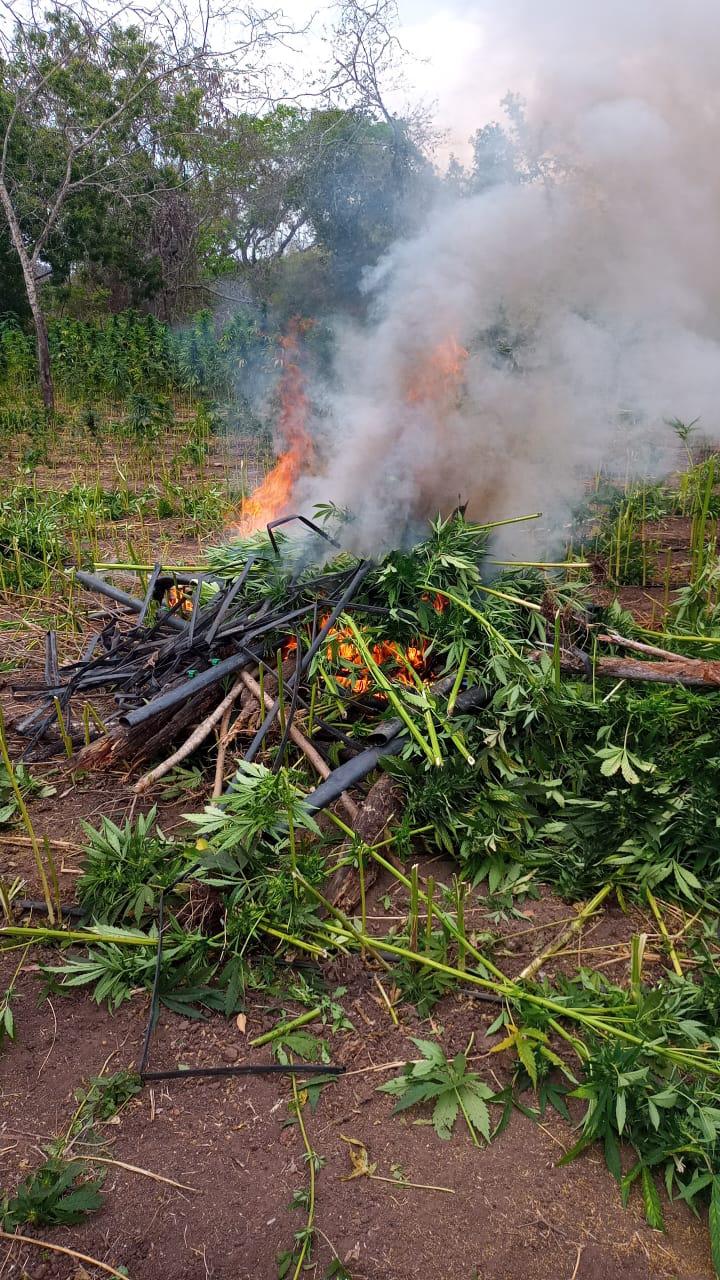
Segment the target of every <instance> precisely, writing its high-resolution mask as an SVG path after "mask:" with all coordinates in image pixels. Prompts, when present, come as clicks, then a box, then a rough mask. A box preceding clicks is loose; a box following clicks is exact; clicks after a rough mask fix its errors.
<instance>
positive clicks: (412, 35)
mask: <svg viewBox="0 0 720 1280" xmlns="http://www.w3.org/2000/svg"><path fill="white" fill-rule="evenodd" d="M397 3H398V10H399V15H400V28H399V30H398V35H399V37H400V39H401V41H402V43H403V45H404V46H405V48H406V49H407V50H408V52H409V53H410V54H411V55H412V57H411V58H410V59H409V60H408V62H407V65H406V68H405V79H406V82H407V93H406V94H402V93H400V94H392V93H391V94H389V95H388V98H389V101H390V104H391V106H392V108H393V109H394V110H396V111H398V112H401V111H402V109H403V106H404V105H405V102H406V101H407V99H408V98H410V99H411V100H413V101H417V99H418V98H421V99H422V100H423V101H424V102H425V103H426V104H434V106H435V121H436V124H437V126H438V127H439V128H440V129H442V130H443V131H445V132H446V135H447V136H446V141H445V142H444V143H443V146H442V148H441V151H442V153H443V154H444V156H445V157H447V155H448V154H449V153H450V152H451V151H454V152H455V153H456V154H464V155H467V152H468V138H469V136H470V134H471V133H472V132H474V130H475V129H477V128H478V127H479V126H480V125H482V124H485V123H487V122H488V121H489V120H491V119H493V118H497V117H498V114H499V102H500V99H501V98H502V97H503V96H504V94H505V93H506V92H507V91H508V89H520V88H521V86H519V85H518V84H516V83H512V82H511V80H512V81H514V80H516V78H517V77H516V74H515V73H514V72H511V71H510V69H509V67H508V66H507V64H506V61H505V58H504V57H503V56H502V55H501V52H500V49H499V48H498V46H497V44H495V43H494V42H493V44H494V47H493V48H492V50H491V48H490V42H489V41H488V38H487V35H486V32H485V30H484V26H483V22H482V21H481V18H480V16H479V13H480V9H481V7H482V6H483V4H486V3H487V0H397ZM284 8H285V12H286V14H287V15H288V16H289V17H290V18H291V19H292V21H293V22H297V23H298V24H300V23H302V22H306V21H310V20H312V25H313V29H314V30H316V31H317V32H318V37H319V33H320V32H321V30H322V28H323V25H324V24H327V22H328V21H329V20H331V17H332V9H331V7H327V6H326V5H325V4H324V3H323V0H285V5H284ZM303 43H304V45H305V47H304V52H303V54H302V59H303V61H304V60H305V59H307V58H308V57H310V56H312V55H311V54H310V50H311V49H312V48H313V41H312V39H311V40H310V41H309V42H307V43H305V42H303ZM320 47H321V46H320V44H319V39H318V44H317V45H315V48H317V49H318V51H319V50H320ZM439 158H440V159H442V155H441V156H439Z"/></svg>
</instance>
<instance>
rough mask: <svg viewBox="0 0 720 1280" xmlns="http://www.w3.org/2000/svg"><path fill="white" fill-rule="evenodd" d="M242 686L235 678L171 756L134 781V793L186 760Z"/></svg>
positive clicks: (149, 785)
mask: <svg viewBox="0 0 720 1280" xmlns="http://www.w3.org/2000/svg"><path fill="white" fill-rule="evenodd" d="M242 687H243V685H242V680H236V682H235V684H234V685H233V687H232V689H231V690H230V692H229V693H228V694H226V695H225V697H224V698H223V700H222V702H220V703H218V705H217V706H216V707H215V709H214V710H213V711H211V712H210V715H209V716H206V717H205V719H204V720H203V721H202V722H201V723H200V724H199V725H198V726H197V728H196V729H194V730H193V732H192V733H191V734H190V737H189V738H187V739H186V741H185V742H183V744H182V746H181V747H178V749H177V751H174V752H173V754H172V755H171V756H168V758H167V760H163V761H162V763H161V764H158V765H156V766H155V768H154V769H151V770H150V772H149V773H146V774H144V775H143V777H142V778H140V779H139V780H138V781H137V782H136V783H135V786H134V788H133V790H134V792H135V795H141V794H142V792H143V791H147V789H148V787H151V786H152V784H153V783H154V782H157V781H158V779H160V778H164V777H165V774H166V773H169V772H170V770H171V769H174V768H175V766H176V765H178V764H181V763H182V761H183V760H187V758H188V756H191V755H192V753H193V751H196V750H197V748H198V747H199V746H200V744H201V743H203V742H204V741H205V739H206V738H207V737H209V736H210V734H211V733H212V731H213V729H214V728H215V725H216V724H217V723H218V721H219V720H222V718H223V716H224V714H225V712H226V711H229V710H230V708H231V707H232V704H233V703H234V701H235V699H236V698H237V696H238V694H239V693H241V692H242Z"/></svg>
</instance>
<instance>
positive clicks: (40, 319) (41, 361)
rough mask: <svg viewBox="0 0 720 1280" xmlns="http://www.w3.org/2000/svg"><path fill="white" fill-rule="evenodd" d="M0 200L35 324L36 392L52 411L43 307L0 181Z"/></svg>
mask: <svg viewBox="0 0 720 1280" xmlns="http://www.w3.org/2000/svg"><path fill="white" fill-rule="evenodd" d="M0 204H1V205H2V207H3V210H4V212H5V216H6V217H7V221H8V227H9V230H10V237H11V239H12V242H13V247H14V249H15V252H16V253H17V256H18V258H19V259H20V266H21V267H22V273H23V280H24V281H25V292H26V294H27V300H28V303H29V306H30V311H31V312H32V318H33V324H34V326H35V347H36V350H37V363H38V379H39V382H40V394H41V395H42V400H43V404H44V405H45V409H46V411H47V412H48V413H53V412H54V409H55V388H54V386H53V379H52V370H51V368H50V344H49V342H48V331H47V324H46V322H45V316H44V314H43V309H42V307H41V306H40V297H39V295H38V287H37V281H36V279H35V262H34V261H33V260H32V258H30V257H29V255H28V252H27V250H26V248H25V243H24V241H23V238H22V232H21V230H20V224H19V222H18V220H17V217H16V215H15V210H14V208H13V205H12V200H11V199H10V193H9V192H8V190H7V187H6V186H5V185H4V184H3V183H0Z"/></svg>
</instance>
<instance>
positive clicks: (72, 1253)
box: [0, 1228, 128, 1280]
mask: <svg viewBox="0 0 720 1280" xmlns="http://www.w3.org/2000/svg"><path fill="white" fill-rule="evenodd" d="M0 1240H9V1241H10V1242H11V1243H12V1244H32V1245H34V1246H35V1248H36V1249H51V1250H52V1251H53V1253H63V1254H64V1255H65V1257H66V1258H75V1259H77V1261H78V1262H87V1263H88V1264H89V1265H90V1266H91V1267H99V1268H100V1270H101V1271H105V1272H107V1274H108V1275H109V1276H118V1277H119V1280H128V1273H127V1271H118V1270H116V1268H115V1267H111V1266H110V1263H109V1262H100V1260H99V1258H91V1257H90V1255H89V1254H87V1253H80V1252H79V1250H77V1249H68V1248H67V1247H66V1246H65V1245H62V1244H51V1243H50V1241H49V1240H36V1239H35V1237H34V1236H21V1235H17V1234H15V1235H13V1234H12V1233H11V1232H10V1231H3V1230H2V1229H1V1228H0Z"/></svg>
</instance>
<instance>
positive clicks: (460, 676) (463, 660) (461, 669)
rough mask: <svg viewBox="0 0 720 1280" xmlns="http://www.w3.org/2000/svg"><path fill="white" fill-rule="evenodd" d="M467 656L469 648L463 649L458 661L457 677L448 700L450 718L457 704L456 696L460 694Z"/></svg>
mask: <svg viewBox="0 0 720 1280" xmlns="http://www.w3.org/2000/svg"><path fill="white" fill-rule="evenodd" d="M469 656H470V649H469V648H466V649H463V651H462V657H461V659H460V665H459V666H458V669H457V675H456V676H455V683H454V684H453V687H452V691H451V693H450V697H449V699H448V704H447V713H448V715H449V716H451V715H452V713H453V711H454V710H455V703H456V702H457V696H458V694H459V692H460V687H461V685H462V682H463V678H464V676H465V668H466V666H467V663H468V658H469Z"/></svg>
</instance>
